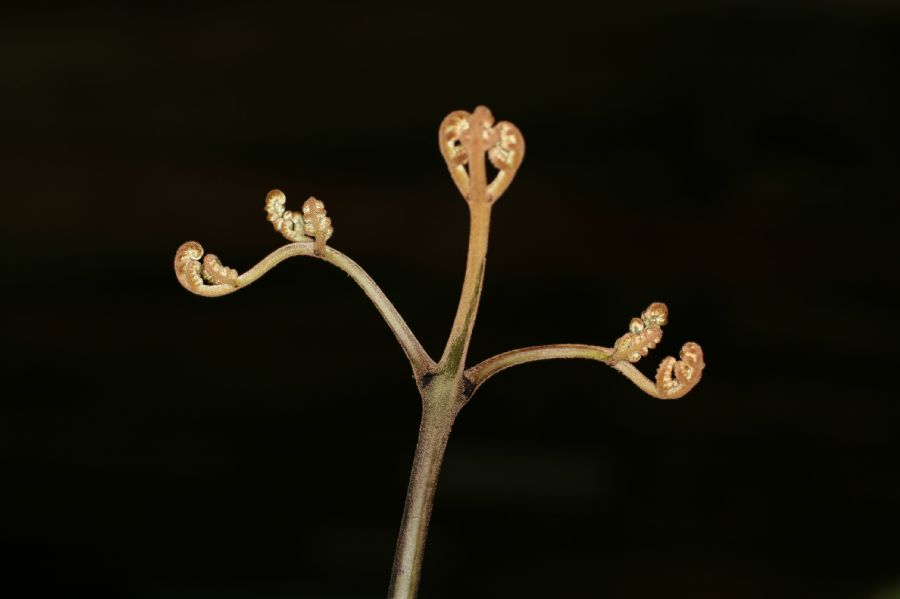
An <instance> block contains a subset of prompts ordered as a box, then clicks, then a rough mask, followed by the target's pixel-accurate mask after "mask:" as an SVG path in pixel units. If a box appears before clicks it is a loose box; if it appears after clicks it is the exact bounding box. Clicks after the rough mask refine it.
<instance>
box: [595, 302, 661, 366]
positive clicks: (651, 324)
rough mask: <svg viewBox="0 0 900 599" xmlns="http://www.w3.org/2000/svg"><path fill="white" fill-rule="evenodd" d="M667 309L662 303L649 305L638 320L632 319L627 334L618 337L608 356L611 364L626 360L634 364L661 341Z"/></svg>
mask: <svg viewBox="0 0 900 599" xmlns="http://www.w3.org/2000/svg"><path fill="white" fill-rule="evenodd" d="M668 318H669V309H668V308H667V307H666V305H665V304H664V303H662V302H654V303H652V304H650V305H649V306H648V307H647V309H646V310H644V311H643V312H642V313H641V317H640V318H632V319H631V322H630V323H629V324H628V332H627V333H625V334H624V335H622V336H621V337H619V338H618V339H617V340H616V343H615V346H614V347H615V351H614V352H613V355H612V356H610V358H609V361H610V362H611V363H615V362H620V361H622V360H626V361H628V362H631V363H634V362H637V361H638V360H640V359H641V358H642V357H643V356H646V355H647V353H649V351H650V350H651V349H653V348H654V347H656V344H657V343H659V342H660V341H662V336H663V332H662V327H663V325H665V324H666V323H667V322H668Z"/></svg>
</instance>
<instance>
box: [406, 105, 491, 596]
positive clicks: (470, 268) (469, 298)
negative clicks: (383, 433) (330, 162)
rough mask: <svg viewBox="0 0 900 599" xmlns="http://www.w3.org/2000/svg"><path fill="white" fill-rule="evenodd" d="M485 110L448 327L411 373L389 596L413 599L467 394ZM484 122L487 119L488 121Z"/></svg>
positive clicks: (471, 151) (483, 218) (481, 226)
mask: <svg viewBox="0 0 900 599" xmlns="http://www.w3.org/2000/svg"><path fill="white" fill-rule="evenodd" d="M489 117H490V113H489V112H488V111H487V109H485V108H484V107H478V108H477V109H476V110H475V114H474V115H473V119H472V121H471V123H472V124H471V128H472V130H473V131H472V135H471V137H470V141H469V146H468V155H469V164H468V166H469V193H468V195H467V197H466V202H467V203H468V205H469V217H470V221H469V251H468V255H467V257H466V276H465V280H463V287H462V293H461V294H460V298H459V306H458V307H457V309H456V317H455V318H454V319H453V328H452V329H451V330H450V336H449V338H448V339H447V345H446V346H445V347H444V354H443V356H441V360H440V362H439V363H438V364H437V365H436V366H435V367H434V370H433V372H431V373H428V374H427V375H425V376H417V377H416V381H417V383H418V384H419V390H420V392H421V394H422V422H421V424H420V425H419V440H418V442H417V444H416V455H415V458H414V459H413V467H412V474H411V475H410V479H409V488H408V490H407V493H406V505H405V507H404V509H403V520H402V521H401V524H400V537H399V539H398V540H397V552H396V554H395V555H394V570H393V573H392V574H391V586H390V589H389V590H388V596H389V597H390V599H414V598H415V596H416V592H417V591H418V588H419V577H420V575H421V572H422V558H423V556H424V554H425V537H426V536H427V534H428V521H429V519H430V518H431V506H432V504H433V503H434V493H435V490H436V489H437V480H438V475H439V474H440V471H441V462H442V461H443V459H444V450H445V449H446V448H447V440H448V439H449V438H450V429H451V428H452V427H453V422H454V420H456V415H457V414H458V413H459V410H460V408H462V406H463V405H464V404H465V403H466V401H467V400H468V398H469V397H470V396H471V393H472V388H471V385H470V384H468V381H467V380H466V379H465V374H464V371H465V367H466V366H465V364H466V354H467V353H468V350H469V340H470V339H471V338H472V328H473V327H474V326H475V317H476V315H477V314H478V302H479V300H480V299H481V288H482V283H483V282H484V267H485V263H486V260H487V248H488V230H489V229H490V223H491V203H490V200H491V198H489V197H488V194H487V171H486V168H485V150H486V148H485V147H484V138H483V137H482V130H483V127H484V123H485V122H486V120H485V119H487V118H489ZM488 124H490V123H488Z"/></svg>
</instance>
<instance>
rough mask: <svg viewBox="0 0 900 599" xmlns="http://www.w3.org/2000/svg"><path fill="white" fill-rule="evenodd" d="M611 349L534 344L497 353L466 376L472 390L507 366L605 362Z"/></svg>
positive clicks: (567, 344) (611, 351) (568, 344)
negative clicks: (577, 360) (539, 363)
mask: <svg viewBox="0 0 900 599" xmlns="http://www.w3.org/2000/svg"><path fill="white" fill-rule="evenodd" d="M612 354H613V350H612V349H610V348H608V347H600V346H599V345H586V344H583V343H557V344H555V345H534V346H532V347H523V348H520V349H514V350H512V351H508V352H504V353H502V354H497V355H496V356H494V357H492V358H488V359H487V360H485V361H484V362H481V363H480V364H476V365H475V366H472V367H471V368H469V369H468V370H466V378H467V379H468V380H469V382H470V383H471V384H472V392H473V393H474V391H475V390H476V389H478V387H480V386H481V385H482V384H483V383H484V382H485V381H486V380H488V379H489V378H491V377H492V376H494V375H495V374H497V373H498V372H501V371H503V370H506V369H507V368H511V367H513V366H518V365H519V364H527V363H528V362H538V361H540V360H572V359H581V360H595V361H597V362H603V363H606V361H607V360H608V359H609V357H610V356H611V355H612Z"/></svg>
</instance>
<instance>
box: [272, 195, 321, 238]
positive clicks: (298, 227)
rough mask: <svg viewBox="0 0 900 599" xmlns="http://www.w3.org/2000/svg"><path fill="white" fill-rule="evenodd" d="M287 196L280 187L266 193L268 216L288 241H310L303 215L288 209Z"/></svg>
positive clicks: (274, 226)
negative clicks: (304, 226) (304, 231)
mask: <svg viewBox="0 0 900 599" xmlns="http://www.w3.org/2000/svg"><path fill="white" fill-rule="evenodd" d="M286 204H287V197H286V196H285V195H284V192H283V191H281V190H280V189H273V190H272V191H270V192H269V193H268V194H266V205H265V210H266V218H268V220H269V222H271V223H272V227H273V228H274V229H275V230H276V231H278V232H279V233H281V234H282V236H284V238H285V239H287V240H288V241H310V238H309V237H307V236H306V235H304V233H303V229H304V228H303V215H302V214H300V213H298V212H293V211H291V210H286V209H285V205H286Z"/></svg>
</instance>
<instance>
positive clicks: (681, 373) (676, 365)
mask: <svg viewBox="0 0 900 599" xmlns="http://www.w3.org/2000/svg"><path fill="white" fill-rule="evenodd" d="M679 356H680V357H681V359H680V360H676V359H675V358H674V357H672V356H668V357H666V358H664V359H663V361H662V362H661V363H660V364H659V369H658V370H657V371H656V390H657V392H658V393H659V398H660V399H678V398H679V397H683V396H684V395H685V394H686V393H687V392H688V391H690V390H691V389H693V388H694V387H695V386H696V385H697V383H699V382H700V377H701V376H702V374H703V368H704V367H706V363H705V362H704V361H703V349H702V348H701V347H700V344H698V343H694V342H693V341H689V342H688V343H685V344H684V345H683V346H682V347H681V352H680V353H679Z"/></svg>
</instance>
